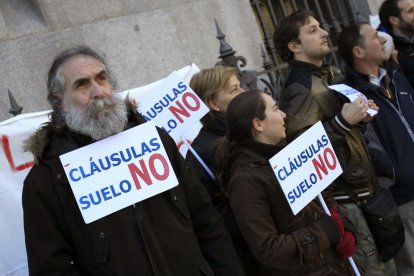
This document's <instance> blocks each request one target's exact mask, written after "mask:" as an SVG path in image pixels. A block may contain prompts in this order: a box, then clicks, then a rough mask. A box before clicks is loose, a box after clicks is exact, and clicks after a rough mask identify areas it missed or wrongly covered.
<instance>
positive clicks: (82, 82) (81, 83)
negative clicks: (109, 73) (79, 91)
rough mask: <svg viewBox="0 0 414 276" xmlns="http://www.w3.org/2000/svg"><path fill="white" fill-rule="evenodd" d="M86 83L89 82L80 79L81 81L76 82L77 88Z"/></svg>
mask: <svg viewBox="0 0 414 276" xmlns="http://www.w3.org/2000/svg"><path fill="white" fill-rule="evenodd" d="M86 84H87V81H79V82H78V83H77V84H76V88H79V87H83V86H85V85H86Z"/></svg>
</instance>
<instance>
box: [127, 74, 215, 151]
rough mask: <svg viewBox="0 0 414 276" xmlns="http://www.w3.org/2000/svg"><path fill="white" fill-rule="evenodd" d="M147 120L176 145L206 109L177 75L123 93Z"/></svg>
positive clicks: (197, 121) (205, 112) (207, 110)
mask: <svg viewBox="0 0 414 276" xmlns="http://www.w3.org/2000/svg"><path fill="white" fill-rule="evenodd" d="M124 93H127V94H128V96H129V97H130V99H131V100H132V101H133V102H134V103H135V104H137V107H138V111H139V112H140V113H141V114H142V115H143V116H144V117H145V119H146V120H147V121H152V122H154V123H155V125H157V126H158V127H160V128H163V129H164V130H165V131H166V132H167V133H168V134H169V135H170V136H171V137H173V139H174V140H175V141H176V143H179V141H180V139H181V136H182V134H183V133H184V132H185V131H186V130H188V128H190V127H193V126H194V125H198V123H199V120H200V119H201V118H202V117H203V116H204V115H205V114H207V113H208V112H209V109H208V107H207V106H206V105H205V104H204V102H203V101H202V100H201V99H200V98H199V97H198V96H197V94H196V93H194V91H193V90H192V89H191V88H190V86H189V85H188V84H187V82H186V81H184V80H183V78H181V77H180V76H179V75H178V74H177V72H173V73H172V74H170V75H169V76H168V77H167V78H165V79H163V80H162V81H158V82H155V83H152V84H150V85H148V86H144V87H140V88H139V89H132V90H128V91H125V92H124Z"/></svg>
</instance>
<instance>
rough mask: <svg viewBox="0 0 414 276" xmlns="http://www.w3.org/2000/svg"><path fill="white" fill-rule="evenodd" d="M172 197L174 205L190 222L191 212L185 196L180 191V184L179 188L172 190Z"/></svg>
mask: <svg viewBox="0 0 414 276" xmlns="http://www.w3.org/2000/svg"><path fill="white" fill-rule="evenodd" d="M169 193H170V196H171V200H172V202H173V204H174V205H175V207H177V209H178V210H179V211H180V213H181V214H182V215H183V216H184V218H186V219H187V220H190V219H191V217H190V212H189V211H188V207H187V204H186V202H185V197H184V194H183V193H182V192H181V191H180V184H178V186H177V187H175V188H172V189H171V190H170V192H169Z"/></svg>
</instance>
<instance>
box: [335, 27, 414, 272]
mask: <svg viewBox="0 0 414 276" xmlns="http://www.w3.org/2000/svg"><path fill="white" fill-rule="evenodd" d="M384 43H385V41H384V39H383V38H381V37H378V34H377V31H376V30H375V29H374V28H372V27H371V26H370V25H369V24H364V23H360V24H353V25H350V26H348V27H346V28H345V29H344V30H343V31H342V32H341V34H340V35H339V37H338V45H339V51H340V53H341V55H342V56H343V58H344V60H345V62H346V64H347V67H346V78H347V80H346V83H347V84H348V85H349V86H352V87H353V88H355V89H357V90H359V91H360V92H362V93H364V94H365V95H366V96H367V97H369V98H371V99H374V100H375V102H376V103H377V104H378V106H379V108H380V111H379V113H378V115H376V118H375V119H374V120H372V121H371V124H372V127H373V129H374V132H375V134H376V136H377V137H378V139H379V141H380V142H381V144H382V146H383V148H384V149H385V151H386V153H387V155H388V156H389V158H390V159H391V164H392V165H393V166H394V168H395V184H394V185H393V186H392V187H391V188H390V191H391V193H392V195H393V197H394V200H395V202H396V203H397V205H398V206H399V207H398V208H399V211H400V215H401V218H402V221H403V224H404V227H405V244H404V246H403V248H402V249H401V250H400V251H399V253H398V254H397V255H396V256H395V257H394V260H395V262H396V265H397V269H398V272H399V273H398V275H412V274H413V273H414V215H413V214H414V213H413V210H414V170H413V165H412V164H413V161H414V133H413V131H414V102H413V97H414V89H413V88H412V87H411V85H410V84H409V82H408V80H407V79H406V78H405V77H404V76H403V75H402V74H401V73H400V72H399V71H398V70H397V68H395V67H394V66H393V65H392V64H389V63H386V64H385V65H384V66H383V65H382V64H383V63H384V62H385V61H386V60H387V56H386V53H385V50H384Z"/></svg>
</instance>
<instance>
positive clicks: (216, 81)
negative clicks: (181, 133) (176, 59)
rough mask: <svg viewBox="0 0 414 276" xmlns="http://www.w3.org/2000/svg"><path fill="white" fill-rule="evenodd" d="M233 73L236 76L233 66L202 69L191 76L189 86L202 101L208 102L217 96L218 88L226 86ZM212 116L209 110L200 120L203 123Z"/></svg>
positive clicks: (221, 88)
mask: <svg viewBox="0 0 414 276" xmlns="http://www.w3.org/2000/svg"><path fill="white" fill-rule="evenodd" d="M233 75H235V76H237V75H236V68H234V67H228V66H217V67H213V68H208V69H203V70H201V71H200V72H198V73H197V74H195V75H194V76H193V77H192V78H191V81H190V87H191V89H193V90H194V92H195V93H197V95H198V96H199V97H200V98H201V100H202V101H203V102H204V103H206V104H208V102H209V101H210V100H213V99H215V98H216V97H217V95H218V93H219V91H220V90H223V89H226V88H227V86H228V84H229V79H230V77H231V76H233ZM212 118H213V114H212V113H211V112H209V113H208V114H207V115H206V116H204V117H203V118H202V120H201V122H202V123H203V124H205V123H206V122H207V121H208V120H209V119H212Z"/></svg>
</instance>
